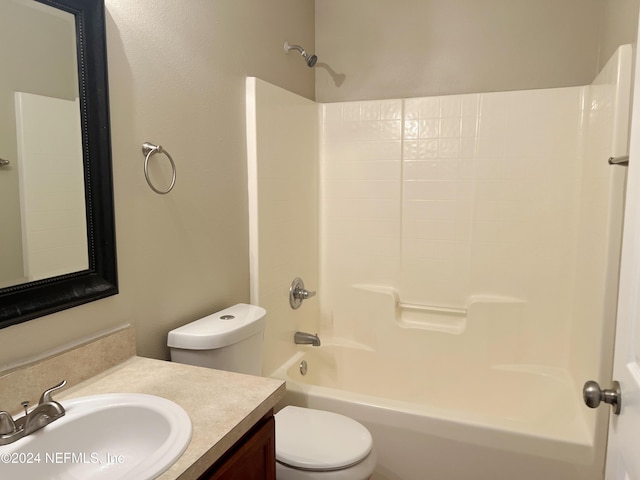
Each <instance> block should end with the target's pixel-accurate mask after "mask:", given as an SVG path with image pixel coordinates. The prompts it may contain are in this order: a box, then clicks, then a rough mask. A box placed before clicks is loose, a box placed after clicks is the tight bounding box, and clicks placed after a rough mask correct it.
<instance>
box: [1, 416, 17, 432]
mask: <svg viewBox="0 0 640 480" xmlns="http://www.w3.org/2000/svg"><path fill="white" fill-rule="evenodd" d="M15 431H16V424H15V423H14V421H13V418H12V417H11V415H9V414H8V413H7V412H5V411H4V410H2V411H1V412H0V435H9V434H10V433H14V432H15Z"/></svg>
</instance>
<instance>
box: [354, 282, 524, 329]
mask: <svg viewBox="0 0 640 480" xmlns="http://www.w3.org/2000/svg"><path fill="white" fill-rule="evenodd" d="M353 287H354V288H356V289H358V290H363V291H367V292H371V293H375V294H380V295H384V296H387V297H388V298H389V307H390V308H391V309H393V317H394V319H395V322H396V323H397V324H398V325H399V326H400V327H402V328H407V329H412V328H413V329H419V330H430V331H434V332H442V333H449V334H452V335H460V334H462V333H464V332H465V330H466V328H467V324H468V322H469V321H473V320H474V319H475V318H477V317H480V316H484V315H486V313H484V312H487V309H489V310H488V311H489V312H490V314H491V316H492V317H493V318H494V319H495V320H498V319H506V320H507V321H508V319H509V318H513V319H514V320H515V319H521V318H522V313H523V310H524V307H525V305H526V303H527V302H526V301H525V300H522V299H518V298H513V297H506V296H500V295H471V296H470V297H469V298H468V300H467V302H466V306H465V307H463V308H457V307H449V306H440V305H426V304H418V303H407V302H402V301H400V294H399V292H398V291H397V290H396V289H395V288H393V287H387V286H381V285H368V284H357V285H353Z"/></svg>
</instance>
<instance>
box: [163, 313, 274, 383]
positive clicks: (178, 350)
mask: <svg viewBox="0 0 640 480" xmlns="http://www.w3.org/2000/svg"><path fill="white" fill-rule="evenodd" d="M266 313H267V312H266V310H265V309H264V308H262V307H258V306H255V305H248V304H245V303H239V304H237V305H234V306H233V307H229V308H226V309H224V310H221V311H219V312H217V313H214V314H211V315H208V316H206V317H204V318H201V319H199V320H196V321H195V322H191V323H188V324H186V325H183V326H182V327H179V328H176V329H175V330H171V331H170V332H169V335H168V336H167V345H168V346H169V351H170V353H171V361H172V362H178V363H186V364H188V365H197V366H200V367H208V368H216V369H218V370H227V371H230V372H238V373H248V374H251V375H260V374H261V373H262V342H263V337H264V327H265V315H266Z"/></svg>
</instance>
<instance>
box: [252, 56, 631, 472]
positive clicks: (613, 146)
mask: <svg viewBox="0 0 640 480" xmlns="http://www.w3.org/2000/svg"><path fill="white" fill-rule="evenodd" d="M630 72H631V48H630V46H623V47H620V49H619V50H618V51H617V52H616V54H615V55H614V56H613V57H612V59H611V60H610V61H609V63H608V64H607V66H606V67H605V68H604V69H603V70H602V72H601V73H600V74H599V75H598V77H597V78H596V80H595V81H594V82H593V83H592V84H591V85H587V86H583V87H569V88H556V89H546V90H535V91H518V92H502V93H482V94H466V95H452V96H443V97H428V98H412V99H398V100H381V101H366V102H344V103H334V104H316V103H315V102H312V101H309V100H307V99H304V98H301V97H299V96H297V95H294V94H292V93H290V92H287V91H285V90H282V89H280V88H278V87H275V86H273V85H270V84H268V83H266V82H263V81H261V80H258V79H255V78H249V79H248V80H247V138H248V144H247V145H248V153H249V155H248V157H249V164H248V172H249V209H250V227H249V228H250V248H251V302H252V303H254V304H257V305H260V306H262V307H264V308H265V309H266V310H267V312H268V315H267V324H266V325H267V326H266V331H265V344H264V348H265V351H264V371H263V373H265V374H269V375H273V376H275V377H278V378H282V379H286V380H287V390H288V393H287V398H286V402H287V403H288V404H293V405H299V406H307V407H311V408H317V409H324V410H329V411H335V412H337V413H342V414H344V415H347V416H349V417H352V418H353V419H355V420H357V421H359V422H361V423H362V424H364V425H365V426H366V427H367V428H368V429H369V430H370V431H371V433H372V435H373V439H374V444H375V447H376V450H377V453H378V466H377V469H376V472H375V474H374V477H373V478H374V479H387V480H399V479H402V480H423V479H438V480H440V479H447V480H467V479H471V478H478V479H485V478H487V479H489V478H490V479H492V480H507V479H513V478H518V479H520V480H534V479H535V480H537V479H540V478H544V479H547V480H548V479H551V480H598V479H602V478H603V468H604V467H603V465H604V451H605V444H606V431H607V420H608V411H607V410H606V409H604V408H601V409H599V410H598V411H596V410H590V409H588V408H587V407H586V406H585V405H584V403H583V401H582V398H581V390H582V385H583V384H584V382H585V381H587V380H592V379H593V380H597V381H600V382H602V383H605V384H607V383H608V382H609V380H610V378H609V377H608V375H610V371H611V362H612V348H613V331H614V325H613V324H612V320H611V319H614V318H615V305H616V296H617V291H616V288H617V280H616V279H617V275H618V258H619V253H620V235H621V230H622V210H623V199H624V182H625V178H626V172H625V168H624V167H622V166H616V165H608V164H607V159H608V158H609V157H612V156H613V157H617V156H624V155H626V154H627V141H628V139H627V136H628V133H627V131H628V119H629V95H630V89H631V86H630V78H631V74H630ZM296 277H300V278H303V279H304V281H305V284H306V285H307V286H308V288H309V289H311V290H316V289H317V292H318V294H317V296H316V297H314V298H313V299H309V300H308V301H305V302H304V303H303V305H302V306H301V307H300V308H299V309H296V310H293V309H291V308H290V307H289V302H288V289H289V285H290V284H291V280H292V279H293V278H296ZM299 330H300V331H305V332H313V333H315V332H318V333H319V337H320V338H321V340H322V343H321V345H320V346H318V347H314V346H311V345H295V344H294V341H293V334H294V332H295V331H299Z"/></svg>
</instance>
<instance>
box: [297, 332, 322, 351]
mask: <svg viewBox="0 0 640 480" xmlns="http://www.w3.org/2000/svg"><path fill="white" fill-rule="evenodd" d="M293 342H294V343H296V344H297V345H313V346H314V347H319V346H320V337H318V334H317V333H316V334H315V335H314V334H312V333H306V332H296V333H295V335H294V336H293Z"/></svg>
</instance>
